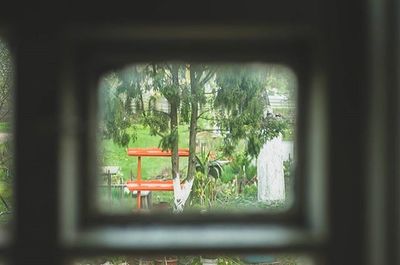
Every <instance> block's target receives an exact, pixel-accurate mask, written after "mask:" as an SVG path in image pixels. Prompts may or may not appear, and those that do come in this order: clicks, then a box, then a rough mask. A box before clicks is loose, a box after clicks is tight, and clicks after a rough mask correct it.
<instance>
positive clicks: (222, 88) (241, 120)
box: [103, 63, 283, 211]
mask: <svg viewBox="0 0 400 265" xmlns="http://www.w3.org/2000/svg"><path fill="white" fill-rule="evenodd" d="M265 78H266V75H265V72H262V71H260V70H259V69H258V70H257V69H254V67H246V68H244V67H243V66H239V65H236V66H230V67H220V66H210V65H202V64H186V65H185V64H170V63H163V64H152V63H151V64H147V65H136V66H133V67H128V68H125V69H123V70H122V71H118V72H115V73H113V74H111V75H109V76H108V77H107V78H106V79H105V83H104V85H105V87H107V86H108V87H109V89H108V91H106V92H103V93H104V96H105V97H106V98H105V99H103V100H105V102H103V104H104V105H105V112H104V113H103V117H104V120H105V121H104V124H103V135H104V136H105V137H106V138H112V139H113V140H114V142H116V143H117V144H119V145H122V146H127V145H128V143H129V141H130V140H136V134H135V132H134V130H133V132H132V126H133V124H134V123H142V124H144V125H146V126H148V127H149V129H150V133H151V134H152V135H158V136H160V137H161V140H160V147H161V148H162V149H163V150H166V149H170V150H171V152H172V157H171V175H172V178H173V182H174V196H175V198H174V199H175V208H176V210H177V211H182V210H183V206H184V204H185V202H186V200H187V198H188V196H189V194H190V191H191V188H192V184H193V180H194V176H195V171H196V163H197V159H196V135H197V132H198V131H199V130H201V128H198V123H199V119H201V118H205V119H207V118H206V116H212V118H211V119H210V120H209V121H211V122H213V123H214V124H215V125H217V126H218V127H219V128H220V130H221V131H223V132H224V140H225V151H227V152H226V153H232V152H233V150H234V148H233V147H234V146H236V145H237V143H238V142H239V141H240V140H242V139H244V140H246V142H247V154H249V155H250V156H252V157H255V156H257V155H258V152H259V150H260V148H261V146H262V144H263V143H264V142H265V141H266V140H267V139H268V137H273V136H274V135H277V134H278V133H279V132H280V131H281V129H282V127H283V125H282V124H283V123H282V124H281V123H280V122H278V121H277V120H275V119H274V118H273V117H269V116H267V115H266V104H267V102H268V98H267V93H266V88H265V87H266V80H265ZM211 81H212V82H211ZM210 83H213V84H214V86H215V87H214V88H213V89H212V91H206V85H207V84H210ZM145 97H148V99H147V100H145ZM160 98H164V99H166V100H167V101H168V105H169V110H168V111H163V110H160V109H157V100H159V99H160ZM260 99H264V100H260ZM133 106H135V107H133ZM214 107H215V109H213V108H214ZM207 114H209V115H207ZM208 118H210V117H208ZM182 122H183V123H189V151H190V156H189V163H188V171H187V176H186V179H185V182H184V184H183V186H182V183H181V179H180V176H179V157H178V140H179V127H178V125H179V123H182Z"/></svg>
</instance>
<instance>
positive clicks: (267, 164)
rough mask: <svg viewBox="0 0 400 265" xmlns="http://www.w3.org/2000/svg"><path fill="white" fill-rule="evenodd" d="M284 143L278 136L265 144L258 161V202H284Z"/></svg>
mask: <svg viewBox="0 0 400 265" xmlns="http://www.w3.org/2000/svg"><path fill="white" fill-rule="evenodd" d="M283 148H284V147H283V142H282V136H278V137H276V138H274V139H272V140H270V141H267V143H265V144H264V146H263V148H262V149H261V151H260V154H259V156H258V159H257V179H258V201H262V202H268V201H284V200H285V177H284V173H283Z"/></svg>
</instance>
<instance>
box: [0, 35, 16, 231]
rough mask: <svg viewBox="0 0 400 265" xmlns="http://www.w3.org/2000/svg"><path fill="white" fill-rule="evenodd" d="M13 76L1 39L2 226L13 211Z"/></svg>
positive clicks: (0, 166) (8, 54)
mask: <svg viewBox="0 0 400 265" xmlns="http://www.w3.org/2000/svg"><path fill="white" fill-rule="evenodd" d="M12 78H13V67H12V58H11V53H10V50H9V47H8V46H7V44H6V43H5V42H4V41H3V40H1V39H0V226H3V225H7V224H8V223H9V221H10V219H11V213H12V181H13V172H12V159H13V156H12V152H11V151H12V150H11V146H12V131H11V115H12V105H13V102H12Z"/></svg>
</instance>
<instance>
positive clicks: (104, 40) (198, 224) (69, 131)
mask: <svg viewBox="0 0 400 265" xmlns="http://www.w3.org/2000/svg"><path fill="white" fill-rule="evenodd" d="M64 37H65V40H64V41H63V43H64V47H63V49H64V53H63V58H62V65H63V71H62V73H63V74H62V80H61V81H62V97H61V108H62V111H61V115H62V117H61V121H62V128H63V130H62V133H61V137H60V139H61V143H60V146H61V149H60V152H61V153H60V155H61V156H60V161H59V162H60V175H61V179H60V187H61V192H60V202H61V207H60V209H61V216H60V219H61V220H60V221H61V238H62V244H63V245H64V246H66V247H71V248H73V249H86V250H87V251H89V252H91V251H92V252H93V253H95V252H96V251H104V253H128V252H129V253H130V254H139V253H143V252H145V253H150V252H152V253H167V254H168V253H172V252H173V253H190V252H196V253H200V252H204V251H206V252H215V253H218V252H235V251H245V250H249V249H251V250H252V251H255V252H258V251H263V252H265V251H274V252H276V251H285V252H287V251H312V250H316V249H320V248H322V247H323V246H324V244H325V242H326V239H327V231H328V230H327V229H328V227H327V209H326V205H325V202H326V196H327V194H326V192H325V184H324V183H325V181H326V174H327V169H326V164H327V161H326V159H327V150H326V140H327V139H326V132H327V128H326V122H325V120H326V118H327V117H326V115H327V111H326V108H327V104H325V103H326V100H327V99H326V84H324V75H325V72H324V62H323V61H322V56H320V55H321V53H323V52H324V51H323V46H322V45H321V44H322V43H321V41H320V39H319V38H320V36H318V32H316V31H315V29H311V28H309V27H260V26H258V27H246V26H239V27H238V26H215V25H214V26H198V25H185V26H137V27H118V28H117V29H116V28H107V27H79V28H69V29H68V30H67V33H66V34H65V36H64ZM153 61H158V62H159V61H183V62H201V63H245V62H262V63H279V64H284V65H287V66H288V67H290V68H291V69H292V70H293V71H294V72H295V74H296V75H297V79H298V91H297V94H298V96H297V108H298V109H297V113H298V118H297V128H296V131H297V137H296V138H297V143H298V151H297V169H296V178H297V182H296V186H295V198H294V205H293V207H292V208H291V209H290V210H289V211H287V212H282V213H278V214H271V213H260V212H257V213H251V214H247V213H246V214H224V215H213V214H209V215H201V214H184V215H165V214H148V215H144V214H141V215H138V214H132V215H130V216H127V215H124V216H110V215H104V214H100V213H99V212H97V211H96V210H95V209H94V208H95V207H94V202H95V200H96V198H95V196H96V192H94V190H95V189H96V188H95V187H96V181H95V176H96V175H97V173H98V172H97V171H98V167H97V159H98V154H97V150H98V149H97V146H96V145H97V142H96V141H95V139H97V136H96V134H97V122H98V119H97V112H98V106H97V104H98V102H97V99H98V97H97V93H98V91H97V90H98V82H99V78H100V76H101V75H102V74H104V73H106V72H107V71H109V70H112V69H114V68H119V67H123V66H126V65H129V64H133V63H143V62H153Z"/></svg>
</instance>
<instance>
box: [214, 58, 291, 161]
mask: <svg viewBox="0 0 400 265" xmlns="http://www.w3.org/2000/svg"><path fill="white" fill-rule="evenodd" d="M216 84H217V86H218V88H219V89H218V90H217V96H216V98H215V102H214V106H215V108H216V110H217V119H216V124H217V125H218V127H219V128H221V129H222V131H223V132H224V137H225V139H224V150H223V151H224V153H225V154H226V155H231V154H232V153H233V152H234V150H235V147H236V146H237V144H238V142H239V140H241V139H244V140H245V141H246V143H247V144H246V152H247V154H248V155H249V156H250V157H257V156H258V154H259V152H260V150H261V147H262V146H263V144H264V143H265V142H266V141H267V140H269V139H272V138H274V137H276V136H278V135H279V134H280V133H282V132H283V131H284V130H285V128H286V127H287V122H286V121H285V120H283V119H281V118H278V117H276V116H274V115H267V111H266V110H267V109H268V94H267V90H266V88H265V87H266V79H265V72H264V71H261V70H260V69H259V68H255V67H246V68H243V67H242V66H238V65H236V66H230V67H227V68H224V69H223V70H220V71H219V72H218V73H217V78H216Z"/></svg>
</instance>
